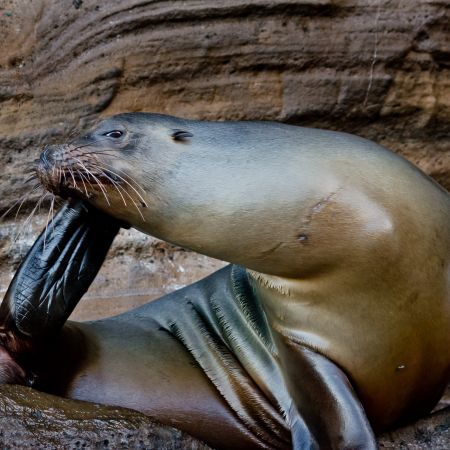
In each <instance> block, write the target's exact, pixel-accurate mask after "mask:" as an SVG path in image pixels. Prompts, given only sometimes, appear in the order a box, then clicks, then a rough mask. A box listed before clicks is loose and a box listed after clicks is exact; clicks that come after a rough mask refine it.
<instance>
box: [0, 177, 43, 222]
mask: <svg viewBox="0 0 450 450" xmlns="http://www.w3.org/2000/svg"><path fill="white" fill-rule="evenodd" d="M41 187H42V186H41V185H40V184H37V185H35V186H34V187H33V188H31V191H29V192H27V193H26V194H24V195H23V196H22V197H20V198H19V199H18V200H16V201H15V202H14V203H13V205H12V206H10V207H9V208H8V209H7V210H6V211H5V212H4V213H3V214H2V215H1V216H0V220H3V219H4V218H5V217H6V216H7V215H8V214H9V213H10V212H11V211H12V210H13V209H14V208H15V207H16V206H17V205H18V204H19V203H20V205H19V208H18V210H17V212H16V215H15V219H17V216H18V214H19V211H20V209H21V208H22V205H23V204H24V203H25V200H27V198H29V197H30V196H31V195H32V194H33V193H34V192H36V191H37V190H38V189H39V188H41Z"/></svg>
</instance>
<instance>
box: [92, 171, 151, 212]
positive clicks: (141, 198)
mask: <svg viewBox="0 0 450 450" xmlns="http://www.w3.org/2000/svg"><path fill="white" fill-rule="evenodd" d="M92 165H93V166H94V167H97V168H99V169H100V170H106V171H108V172H109V173H111V174H112V175H114V176H116V177H117V178H119V179H121V180H122V181H124V182H125V183H126V184H128V186H130V188H131V189H133V191H134V192H136V194H137V195H138V197H139V199H140V200H141V201H142V203H143V204H144V205H145V206H147V202H146V201H145V200H144V198H143V197H142V195H141V194H140V193H139V192H138V191H137V190H136V188H135V187H134V186H133V185H132V184H131V183H129V182H128V181H127V180H126V179H125V178H123V177H121V176H120V175H119V174H118V173H116V172H115V171H113V170H111V169H109V167H108V166H109V164H106V166H107V167H104V166H102V165H100V164H97V163H92ZM111 167H112V166H111ZM124 175H125V174H124ZM125 176H127V177H128V175H125ZM130 180H132V181H134V180H133V179H132V178H131V177H130ZM134 182H135V183H136V181H134ZM137 187H139V188H140V189H142V191H143V192H144V193H145V190H144V188H143V187H142V186H140V185H139V184H137Z"/></svg>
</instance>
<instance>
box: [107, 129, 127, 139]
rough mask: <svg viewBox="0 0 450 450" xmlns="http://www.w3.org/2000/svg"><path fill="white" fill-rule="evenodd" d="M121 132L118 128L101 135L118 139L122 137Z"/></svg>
mask: <svg viewBox="0 0 450 450" xmlns="http://www.w3.org/2000/svg"><path fill="white" fill-rule="evenodd" d="M122 135H123V133H122V132H121V131H119V130H113V131H108V133H105V134H104V135H103V136H108V137H110V138H113V139H119V138H120V137H122Z"/></svg>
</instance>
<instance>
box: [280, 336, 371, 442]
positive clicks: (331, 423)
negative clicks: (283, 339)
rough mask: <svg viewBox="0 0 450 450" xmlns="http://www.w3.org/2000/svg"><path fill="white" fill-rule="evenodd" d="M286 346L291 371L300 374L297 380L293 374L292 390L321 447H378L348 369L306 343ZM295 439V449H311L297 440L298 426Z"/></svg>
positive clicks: (287, 361)
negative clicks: (347, 373)
mask: <svg viewBox="0 0 450 450" xmlns="http://www.w3.org/2000/svg"><path fill="white" fill-rule="evenodd" d="M285 345H286V347H287V348H286V350H287V351H288V352H289V355H290V356H289V358H288V359H286V360H285V363H287V365H288V367H287V369H288V372H289V373H290V374H294V373H295V374H297V376H296V378H297V379H295V380H294V379H291V377H290V376H289V379H288V380H287V382H288V383H291V385H290V386H288V390H289V391H290V393H291V395H292V398H293V401H294V403H295V405H296V410H297V411H298V414H299V415H300V416H301V418H302V420H304V421H305V423H306V425H307V427H308V429H309V431H310V432H311V434H312V435H313V436H314V437H315V438H316V441H317V443H318V444H319V448H327V449H337V450H342V449H349V450H350V449H352V450H356V449H360V450H363V449H364V450H376V449H377V448H378V447H377V444H376V440H375V436H374V434H373V431H372V428H371V426H370V424H369V421H368V419H367V417H366V414H365V412H364V409H363V407H362V405H361V403H360V402H359V400H358V398H357V396H356V393H355V391H354V390H353V388H352V386H351V384H350V382H349V380H348V378H347V377H346V375H345V374H344V372H343V371H342V370H341V369H340V368H339V367H337V366H336V365H335V364H334V363H333V362H332V361H330V360H329V359H328V358H326V357H325V356H322V355H320V354H319V353H316V352H314V351H312V350H309V349H308V348H306V347H304V346H302V345H299V344H296V343H294V342H292V341H290V340H289V341H288V342H287V343H285ZM289 347H290V348H289ZM294 355H295V356H294ZM291 420H292V419H291ZM292 439H293V448H294V449H295V450H300V449H302V450H303V449H305V448H309V447H305V446H304V444H303V442H302V440H299V441H298V440H297V438H296V435H295V428H293V429H292Z"/></svg>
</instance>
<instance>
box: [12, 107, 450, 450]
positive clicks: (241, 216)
mask: <svg viewBox="0 0 450 450" xmlns="http://www.w3.org/2000/svg"><path fill="white" fill-rule="evenodd" d="M37 171H38V174H39V177H40V178H41V180H42V182H43V183H44V185H45V186H46V187H47V188H48V189H49V190H50V191H52V192H54V193H56V194H58V195H61V196H63V197H76V198H79V199H82V200H83V201H85V202H88V203H89V204H91V205H93V206H94V207H95V208H98V209H99V210H102V211H104V213H105V214H108V215H110V216H112V217H114V220H118V221H121V222H122V223H125V224H127V225H129V226H133V227H135V228H137V229H139V230H141V231H143V232H145V233H148V234H152V235H154V236H156V237H159V238H162V239H164V240H167V241H169V242H173V243H176V244H178V245H181V246H184V247H186V248H190V249H192V250H195V251H197V252H200V253H203V254H206V255H209V256H213V257H216V258H220V259H223V260H225V261H229V262H231V263H232V265H231V266H228V267H226V268H225V269H222V270H220V271H219V272H216V273H215V274H213V275H212V276H210V277H208V278H206V279H204V280H202V281H200V282H198V283H196V284H194V285H191V286H188V287H186V288H184V289H182V290H179V291H176V292H174V293H172V294H169V295H168V296H165V297H163V298H162V299H160V300H158V301H155V302H153V303H150V304H148V305H145V306H143V307H141V308H138V309H136V310H134V311H131V312H128V313H126V314H124V315H121V316H117V317H115V318H111V319H107V320H102V321H96V322H90V323H83V324H75V323H70V324H69V325H65V326H64V327H62V328H61V331H60V332H59V336H60V340H61V341H63V342H64V343H65V345H66V346H68V345H69V344H70V345H71V347H70V348H71V355H72V356H71V359H72V360H76V361H77V364H76V365H73V364H72V365H71V369H70V370H69V371H66V375H65V376H64V377H63V378H64V379H65V380H67V379H70V383H68V382H66V383H65V384H64V386H62V387H61V388H60V389H59V391H58V390H56V389H54V388H53V390H52V382H50V381H49V380H51V379H52V377H55V374H54V372H56V373H58V369H57V368H54V369H53V370H47V371H45V370H41V373H44V372H46V375H45V376H43V375H39V374H38V375H37V376H36V377H35V378H36V379H37V381H36V382H35V383H36V385H37V386H39V383H41V385H43V386H45V387H44V388H45V389H46V390H49V391H52V392H55V391H57V393H59V394H61V395H66V396H69V397H73V398H78V399H84V400H92V401H100V402H104V403H110V404H117V405H122V406H128V407H132V408H135V409H138V410H141V411H143V412H145V413H147V414H149V415H150V416H152V417H154V418H156V419H157V420H159V421H161V422H163V423H167V424H170V425H174V426H177V427H178V428H181V429H183V430H185V431H187V432H189V433H191V434H192V435H194V436H197V437H199V438H201V439H203V440H204V441H206V442H207V443H209V444H211V445H212V446H213V447H216V448H289V447H290V446H291V445H292V447H293V448H295V449H300V448H302V449H303V448H376V443H375V440H374V435H373V432H372V428H373V429H374V430H375V432H378V431H382V430H385V429H387V428H389V427H392V426H394V425H396V424H399V423H401V422H404V421H407V420H412V419H414V418H416V417H418V416H420V415H422V414H425V413H426V412H428V411H429V410H430V409H431V408H432V407H433V406H434V404H435V403H436V402H437V400H438V399H439V397H440V396H441V394H442V391H443V389H444V387H445V385H446V384H447V382H448V381H449V376H450V345H449V344H450V333H449V332H448V330H449V325H450V294H449V282H448V280H449V273H450V272H449V263H450V251H449V250H450V229H449V226H448V223H449V219H450V197H449V194H448V193H447V192H446V191H445V190H444V189H443V188H441V187H440V186H439V185H437V184H436V183H435V182H434V181H432V180H431V179H430V178H429V177H427V176H426V175H425V174H423V173H422V172H421V171H420V170H419V169H417V168H416V167H415V166H413V165H412V164H410V163H409V162H407V161H406V160H404V159H403V158H401V157H399V156H397V155H395V154H393V153H392V152H390V151H389V150H387V149H385V148H383V147H381V146H379V145H377V144H375V143H373V142H370V141H368V140H365V139H362V138H360V137H356V136H352V135H349V134H345V133H338V132H331V131H324V130H317V129H307V128H302V127H295V126H290V125H284V124H278V123H268V122H202V121H191V120H184V119H179V118H174V117H169V116H163V115H156V114H145V113H139V114H121V115H118V116H114V117H112V118H109V119H107V120H104V121H102V122H100V124H99V125H98V126H97V127H95V128H94V129H93V130H92V131H91V132H90V133H89V134H87V135H86V136H82V137H80V138H77V139H75V140H74V141H71V142H70V143H68V144H64V145H59V146H47V147H46V148H45V149H44V151H43V153H42V156H41V159H40V163H39V165H38V169H37ZM102 220H105V219H102ZM62 222H64V221H62ZM60 235H64V231H63V232H62V233H60V234H57V236H56V237H55V236H54V237H53V239H60ZM58 236H59V237H58ZM108 242H109V241H108ZM24 264H25V269H24V271H25V272H26V271H27V270H28V269H26V265H27V261H25V263H24ZM54 264H55V266H58V262H57V261H56V262H54ZM58 276H59V277H61V276H62V275H61V274H59V275H55V276H54V277H55V278H56V279H57V278H58ZM86 284H87V282H86ZM11 298H12V299H13V300H12V301H10V302H9V304H15V302H16V301H19V302H20V299H16V298H15V291H14V290H13V291H12V293H11ZM54 303H55V302H52V304H54ZM47 314H48V315H50V316H51V314H52V312H51V311H47ZM50 322H51V320H50ZM74 330H76V331H74ZM66 342H69V344H67V343H66ZM47 345H49V344H47ZM41 347H42V346H41ZM44 347H45V346H44ZM61 351H62V350H61V349H59V350H58V349H57V350H54V349H53V348H52V349H51V348H50V347H47V348H45V352H46V354H47V355H53V356H52V357H51V358H50V359H53V360H54V359H55V358H54V354H55V353H56V354H58V352H61ZM42 352H43V351H41V353H42ZM66 352H67V350H66ZM35 359H36V358H35ZM48 359H49V358H47V360H48ZM49 364H50V363H45V364H44V366H45V367H44V368H47V369H48V367H47V366H48V365H49ZM67 372H68V373H70V376H69V375H67ZM40 378H41V379H42V380H43V381H41V382H40V381H39V379H40Z"/></svg>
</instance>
